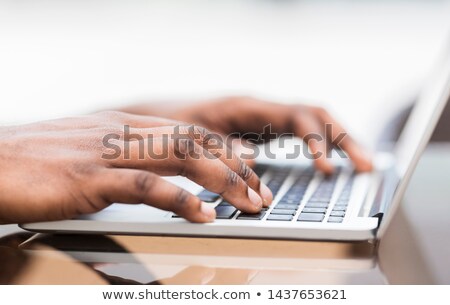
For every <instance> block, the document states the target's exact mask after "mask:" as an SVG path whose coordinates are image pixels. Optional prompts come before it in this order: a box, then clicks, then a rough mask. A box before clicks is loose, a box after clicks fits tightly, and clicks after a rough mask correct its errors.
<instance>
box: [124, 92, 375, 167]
mask: <svg viewBox="0 0 450 305" xmlns="http://www.w3.org/2000/svg"><path fill="white" fill-rule="evenodd" d="M156 105H157V106H155V105H154V104H144V105H140V106H133V107H128V108H125V109H124V111H126V112H131V113H146V114H154V115H158V116H163V117H167V118H171V119H175V120H180V121H184V122H189V123H195V124H199V125H201V126H205V127H206V128H208V129H210V130H213V131H217V132H220V133H222V134H224V135H229V134H233V133H239V134H241V135H242V134H248V133H254V134H261V136H262V139H263V140H268V139H264V136H265V135H264V134H263V131H264V128H265V127H266V126H268V125H269V124H270V127H271V132H273V133H276V134H279V135H280V134H286V133H292V134H294V135H295V136H298V137H300V138H303V139H304V141H305V142H306V143H307V145H308V147H309V149H310V151H311V154H312V155H313V159H314V162H315V165H316V167H317V168H318V169H319V170H321V171H323V172H325V173H331V172H332V171H333V165H332V163H331V162H330V160H329V159H328V158H327V151H329V150H330V149H331V148H333V147H335V148H336V147H337V148H340V149H341V150H342V151H344V152H345V153H346V154H347V155H348V157H349V158H350V159H351V160H352V162H353V164H354V167H355V169H356V170H357V171H361V172H363V171H370V170H371V169H372V163H371V160H370V157H369V156H368V154H367V153H366V152H365V151H364V150H363V149H362V147H361V146H360V145H358V144H357V143H356V142H355V141H354V140H353V139H352V138H351V137H350V136H349V135H348V134H347V132H346V131H345V130H344V128H343V127H342V125H341V124H340V123H338V122H337V121H336V120H335V119H334V118H333V117H332V116H331V115H330V114H329V113H328V112H327V111H326V110H325V109H323V108H320V107H313V106H307V105H299V104H296V105H287V104H277V103H272V102H267V101H262V100H258V99H254V98H249V97H230V98H222V99H218V100H213V101H207V102H204V103H199V104H193V105H188V106H185V107H178V108H176V107H172V108H168V107H167V106H165V105H159V104H156ZM327 125H328V127H327ZM327 129H328V131H330V132H328V133H327V132H325V131H326V130H327ZM311 135H313V136H311ZM318 139H322V140H318Z"/></svg>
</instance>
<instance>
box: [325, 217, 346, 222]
mask: <svg viewBox="0 0 450 305" xmlns="http://www.w3.org/2000/svg"><path fill="white" fill-rule="evenodd" d="M342 220H344V217H334V216H330V217H328V222H342Z"/></svg>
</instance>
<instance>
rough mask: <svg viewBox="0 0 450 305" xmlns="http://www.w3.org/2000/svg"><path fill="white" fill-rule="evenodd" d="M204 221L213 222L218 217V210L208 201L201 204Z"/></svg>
mask: <svg viewBox="0 0 450 305" xmlns="http://www.w3.org/2000/svg"><path fill="white" fill-rule="evenodd" d="M200 212H201V214H202V218H203V222H213V221H214V220H215V219H216V210H215V209H214V208H213V207H212V206H211V205H210V204H208V203H206V202H202V203H201V205H200Z"/></svg>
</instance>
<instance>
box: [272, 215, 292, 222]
mask: <svg viewBox="0 0 450 305" xmlns="http://www.w3.org/2000/svg"><path fill="white" fill-rule="evenodd" d="M292 218H293V216H292V215H273V214H270V215H269V216H268V217H267V220H278V221H291V220H292Z"/></svg>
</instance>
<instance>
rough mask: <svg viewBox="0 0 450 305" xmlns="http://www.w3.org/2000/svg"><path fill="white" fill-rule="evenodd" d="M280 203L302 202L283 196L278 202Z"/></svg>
mask: <svg viewBox="0 0 450 305" xmlns="http://www.w3.org/2000/svg"><path fill="white" fill-rule="evenodd" d="M278 203H279V204H294V205H296V204H300V200H297V199H285V198H281V200H280V201H279V202H278Z"/></svg>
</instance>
